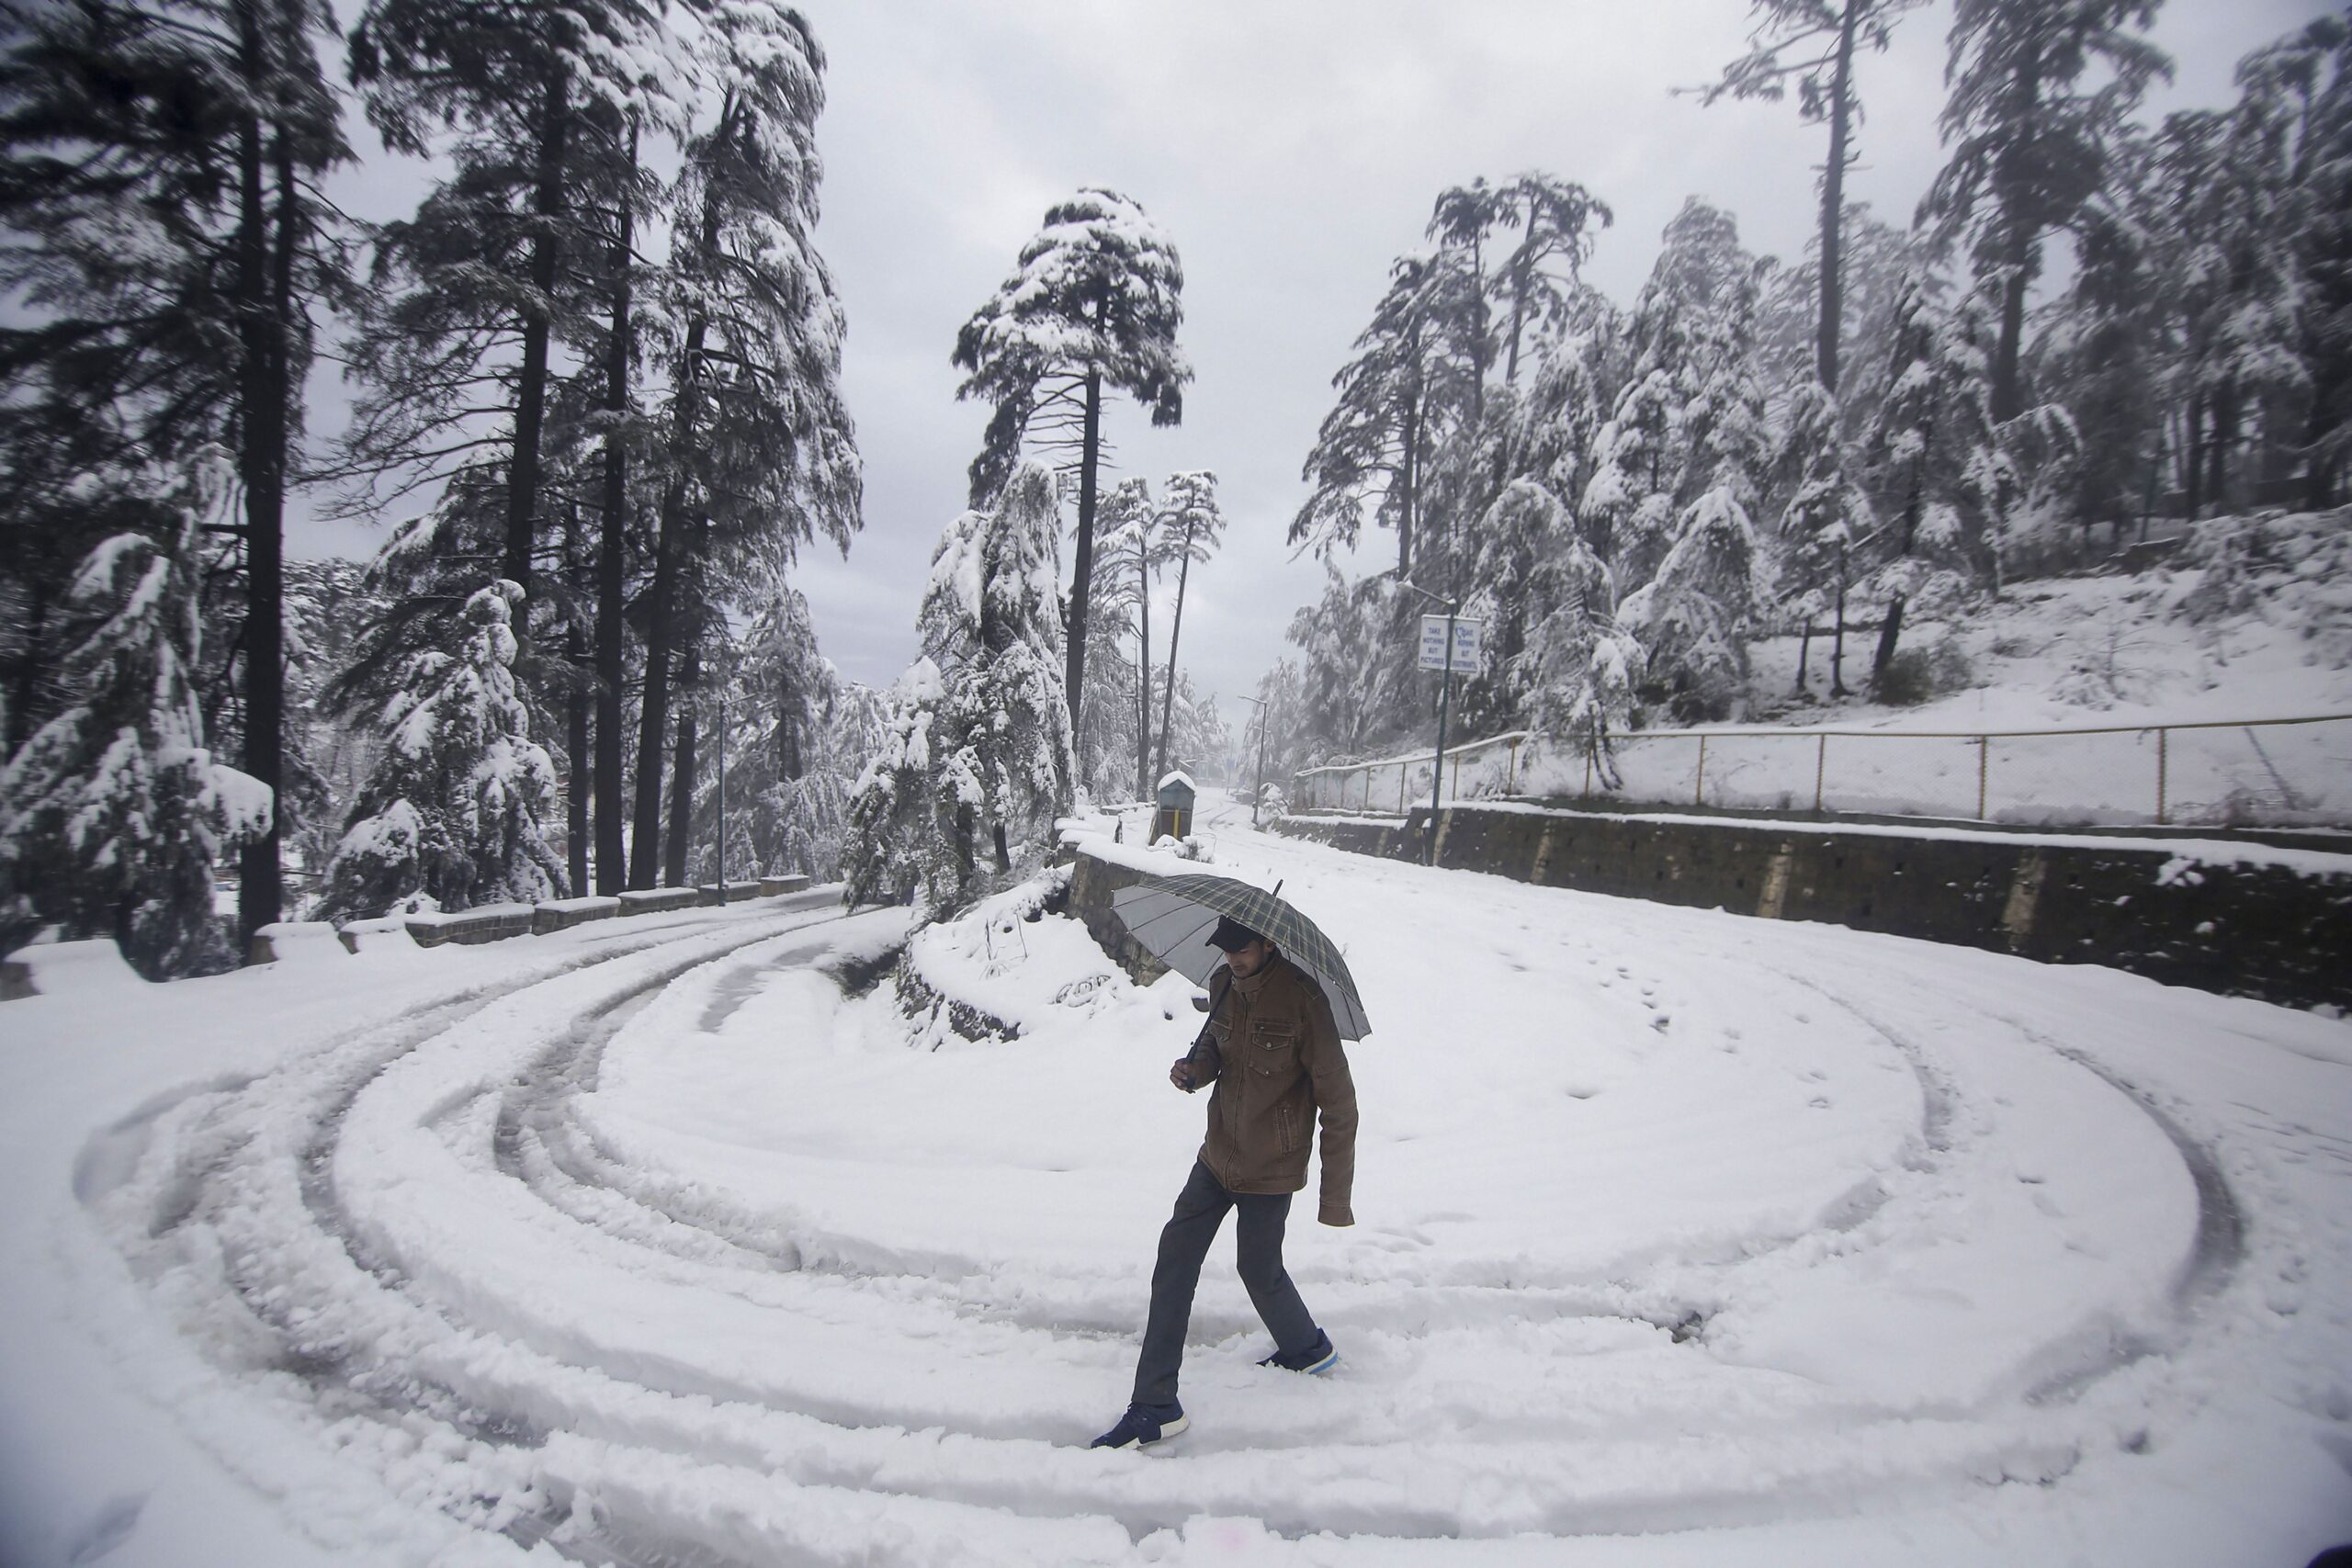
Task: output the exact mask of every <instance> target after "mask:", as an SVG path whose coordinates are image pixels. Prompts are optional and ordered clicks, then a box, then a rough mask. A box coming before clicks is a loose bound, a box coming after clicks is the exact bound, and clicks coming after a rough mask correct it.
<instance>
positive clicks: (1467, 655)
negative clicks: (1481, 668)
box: [1421, 615, 1486, 673]
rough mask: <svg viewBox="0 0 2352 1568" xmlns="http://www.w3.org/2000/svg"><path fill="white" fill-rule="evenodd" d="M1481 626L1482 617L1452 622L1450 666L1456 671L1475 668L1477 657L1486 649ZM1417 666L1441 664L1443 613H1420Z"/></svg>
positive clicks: (1431, 667)
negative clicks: (1419, 662)
mask: <svg viewBox="0 0 2352 1568" xmlns="http://www.w3.org/2000/svg"><path fill="white" fill-rule="evenodd" d="M1485 630H1486V623H1485V622H1483V621H1460V620H1457V621H1455V622H1454V623H1453V668H1454V670H1455V671H1456V672H1457V673H1462V672H1466V671H1473V670H1476V669H1477V668H1478V661H1479V660H1480V659H1482V658H1483V657H1484V656H1485V653H1486V648H1485V642H1484V637H1483V635H1482V634H1483V633H1484V632H1485ZM1421 668H1422V669H1424V670H1442V669H1444V668H1445V617H1444V616H1443V615H1423V616H1422V617H1421Z"/></svg>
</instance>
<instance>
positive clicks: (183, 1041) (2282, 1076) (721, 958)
mask: <svg viewBox="0 0 2352 1568" xmlns="http://www.w3.org/2000/svg"><path fill="white" fill-rule="evenodd" d="M1210 815H1211V816H1212V817H1213V818H1214V816H1215V814H1214V813H1211V814H1210ZM1208 832H1209V834H1210V836H1211V837H1212V838H1213V839H1214V840H1215V853H1216V860H1217V863H1218V869H1221V870H1228V871H1232V872H1234V873H1235V874H1241V875H1244V876H1249V877H1251V878H1253V879H1256V878H1263V879H1265V880H1267V881H1268V882H1269V883H1271V881H1272V879H1274V878H1277V877H1279V878H1283V879H1285V883H1286V885H1285V887H1284V894H1285V896H1286V897H1294V898H1295V899H1296V900H1297V901H1298V902H1299V903H1300V904H1301V905H1302V906H1303V907H1305V908H1308V909H1309V910H1310V911H1311V912H1312V913H1314V914H1315V915H1316V917H1317V919H1319V920H1320V921H1321V922H1322V924H1323V926H1324V928H1325V929H1326V930H1327V931H1329V932H1330V934H1331V935H1332V936H1333V937H1334V938H1335V939H1336V940H1338V941H1339V942H1341V943H1342V944H1343V945H1344V946H1345V947H1346V949H1347V951H1348V953H1349V956H1350V962H1351V965H1352V966H1353V967H1354V969H1355V972H1356V974H1357V976H1358V978H1359V981H1360V982H1361V986H1362V989H1363V994H1364V997H1365V1000H1366V1003H1367V1006H1368V1008H1369V1010H1370V1011H1371V1013H1372V1015H1373V1018H1374V1023H1375V1026H1376V1032H1375V1033H1374V1035H1373V1036H1372V1038H1370V1039H1369V1040H1367V1041H1365V1042H1363V1043H1361V1044H1359V1045H1357V1046H1355V1047H1353V1048H1352V1050H1351V1058H1352V1060H1353V1062H1354V1066H1355V1073H1356V1077H1357V1081H1358V1085H1359V1089H1360V1094H1361V1098H1362V1100H1363V1106H1364V1132H1363V1142H1362V1145H1361V1149H1360V1155H1359V1164H1360V1178H1359V1184H1358V1189H1357V1193H1356V1201H1355V1208H1356V1213H1357V1214H1358V1217H1359V1220H1360V1222H1361V1223H1360V1224H1359V1225H1358V1226H1357V1227H1355V1228H1354V1229H1351V1230H1347V1231H1334V1230H1329V1229H1322V1228H1319V1227H1317V1226H1315V1225H1313V1224H1312V1223H1311V1216H1312V1206H1311V1205H1302V1206H1301V1207H1300V1208H1299V1210H1298V1211H1297V1213H1296V1214H1295V1223H1294V1224H1293V1227H1292V1232H1291V1244H1290V1256H1291V1262H1292V1268H1293V1272H1294V1274H1295V1276H1296V1277H1297V1278H1298V1280H1299V1282H1300V1285H1301V1289H1302V1290H1303V1292H1305V1294H1306V1298H1307V1301H1308V1303H1309V1305H1310V1306H1311V1307H1313V1308H1314V1309H1315V1310H1316V1311H1317V1314H1318V1316H1319V1317H1320V1318H1321V1320H1322V1321H1323V1322H1324V1324H1325V1325H1327V1326H1328V1327H1329V1330H1330V1332H1331V1334H1332V1337H1333V1338H1334V1340H1335V1341H1336V1342H1337V1343H1338V1344H1339V1346H1340V1350H1341V1353H1342V1356H1343V1358H1344V1359H1343V1361H1342V1364H1341V1367H1340V1371H1339V1372H1338V1373H1337V1374H1336V1375H1334V1376H1333V1377H1331V1378H1329V1379H1327V1380H1312V1381H1309V1380H1298V1379H1294V1378H1290V1377H1288V1376H1286V1375H1282V1374H1275V1373H1272V1372H1269V1371H1263V1370H1261V1369H1260V1368H1258V1367H1257V1366H1255V1365H1254V1361H1255V1359H1256V1357H1257V1356H1258V1355H1259V1354H1262V1353H1263V1349H1264V1346H1263V1344H1262V1343H1261V1341H1262V1330H1260V1329H1259V1328H1258V1327H1257V1325H1256V1324H1255V1320H1254V1318H1253V1317H1252V1315H1251V1314H1250V1308H1249V1305H1248V1303H1247V1299H1246V1297H1245V1296H1244V1295H1243V1293H1242V1292H1241V1290H1240V1288H1239V1286H1238V1282H1236V1281H1235V1280H1233V1279H1232V1277H1231V1274H1230V1269H1229V1266H1228V1265H1227V1261H1226V1258H1227V1254H1226V1253H1225V1251H1224V1249H1223V1248H1220V1249H1219V1251H1218V1252H1217V1254H1216V1255H1215V1256H1214V1257H1213V1258H1212V1262H1211V1266H1210V1269H1209V1271H1208V1274H1207V1276H1206V1278H1205V1279H1204V1285H1203V1290H1202V1293H1201V1299H1200V1305H1199V1308H1198V1310H1197V1311H1196V1314H1195V1316H1194V1320H1193V1337H1192V1338H1193V1343H1192V1348H1191V1351H1190V1354H1189V1360H1188V1365H1187V1369H1186V1374H1185V1400H1186V1404H1187V1406H1188V1408H1189V1409H1190V1411H1191V1413H1192V1415H1193V1420H1194V1423H1195V1429H1194V1431H1193V1433H1192V1434H1190V1435H1188V1436H1187V1437H1186V1438H1182V1439H1181V1440H1180V1441H1179V1442H1178V1443H1174V1444H1171V1445H1170V1450H1171V1451H1168V1452H1164V1453H1154V1454H1150V1455H1132V1454H1129V1455H1105V1454H1102V1453H1096V1452H1091V1451H1089V1450H1085V1449H1084V1448H1083V1446H1082V1445H1083V1443H1084V1441H1085V1439H1086V1438H1087V1437H1088V1436H1090V1435H1091V1433H1092V1432H1093V1431H1095V1430H1098V1429H1100V1428H1101V1427H1102V1426H1103V1425H1106V1424H1107V1423H1108V1421H1109V1420H1110V1418H1111V1417H1112V1416H1114V1415H1115V1414H1116V1413H1117V1409H1118V1407H1119V1405H1120V1404H1121V1403H1122V1402H1123V1401H1124V1398H1125V1386H1126V1382H1127V1377H1128V1373H1129V1371H1130V1369H1131V1367H1132V1358H1133V1352H1134V1336H1135V1334H1136V1330H1137V1328H1138V1326H1139V1324H1140V1321H1141V1317H1142V1308H1143V1301H1144V1296H1145V1292H1146V1288H1147V1285H1148V1271H1149V1267H1150V1259H1151V1248H1152V1244H1153V1240H1154V1237H1155V1235H1156V1233H1157V1229H1158V1226H1159V1223H1160V1221H1161V1220H1162V1219H1163V1218H1164V1217H1165V1214H1166V1212H1167V1206H1168V1204H1169V1202H1170V1201H1171V1200H1172V1198H1173V1196H1174V1193H1175V1190H1176V1188H1177V1187H1178V1185H1179V1184H1180V1183H1181V1181H1182V1177H1183V1173H1184V1168H1185V1165H1186V1163H1187V1162H1188V1161H1189V1159H1190V1157H1191V1153H1192V1149H1193V1145H1194V1143H1195V1142H1196V1141H1197V1138H1198V1128H1199V1117H1200V1111H1201V1106H1200V1102H1199V1101H1198V1100H1192V1099H1187V1098H1185V1097H1183V1096H1181V1095H1178V1094H1176V1093H1175V1092H1174V1091H1172V1090H1170V1089H1169V1088H1168V1086H1167V1084H1166V1081H1165V1077H1164V1071H1165V1066H1166V1062H1167V1060H1168V1059H1169V1058H1170V1056H1172V1055H1175V1054H1176V1053H1177V1051H1178V1050H1180V1049H1181V1047H1182V1043H1183V1041H1184V1040H1185V1039H1186V1038H1187V1037H1188V1035H1189V1033H1190V1032H1191V1030H1192V1028H1193V1026H1194V1023H1195V1022H1196V1020H1195V1018H1194V1015H1193V1012H1192V1011H1191V1009H1190V1008H1189V1007H1188V1006H1187V1005H1186V1001H1187V998H1188V996H1189V990H1188V988H1187V987H1185V985H1184V983H1183V982H1182V980H1181V979H1178V978H1174V977H1171V978H1170V979H1167V980H1163V981H1162V982H1160V983H1159V985H1158V986H1155V987H1148V988H1138V987H1133V986H1131V985H1130V984H1128V983H1127V982H1126V981H1125V979H1124V977H1122V976H1117V975H1116V973H1115V972H1114V970H1112V968H1111V966H1110V965H1109V964H1108V963H1107V962H1106V961H1105V960H1104V959H1103V957H1102V955H1101V953H1100V952H1099V950H1096V949H1094V948H1093V947H1092V945H1091V942H1088V941H1087V940H1086V939H1085V937H1084V935H1083V933H1082V931H1080V930H1079V928H1078V927H1077V926H1076V924H1075V922H1072V921H1069V920H1067V919H1057V918H1052V917H1047V918H1045V919H1037V920H1024V919H1021V918H1019V912H1018V910H1017V908H1014V907H1013V906H1012V905H1011V904H1007V905H1005V906H1003V907H1001V908H992V909H991V910H989V912H988V915H987V917H986V918H981V919H972V920H967V921H966V922H962V923H960V924H958V925H956V926H954V927H949V928H944V929H942V930H940V931H934V932H932V933H929V934H927V935H926V936H925V938H923V939H922V945H921V946H920V947H919V950H918V957H919V959H920V960H921V961H922V963H923V964H924V965H925V968H926V972H927V973H929V974H931V975H932V976H933V977H934V978H937V979H944V980H947V981H949V982H951V983H952V984H953V985H954V986H955V987H956V991H957V994H960V995H964V996H965V997H966V998H967V999H972V1000H977V1001H980V1002H981V1003H982V1004H983V1005H985V1006H986V1007H987V1008H988V1010H990V1011H992V1012H994V1013H996V1014H997V1015H998V1016H1001V1017H1005V1018H1008V1019H1012V1020H1013V1021H1017V1022H1019V1023H1021V1024H1022V1025H1023V1035H1022V1037H1021V1038H1020V1039H1019V1040H1017V1041H1012V1042H1008V1043H987V1044H971V1043H964V1042H962V1041H960V1040H956V1039H953V1038H948V1039H947V1040H945V1042H944V1043H943V1044H941V1046H940V1048H939V1049H936V1050H929V1049H922V1048H921V1047H920V1046H910V1042H909V1027H910V1026H909V1025H908V1023H907V1021H906V1020H905V1019H904V1018H902V1017H901V1015H900V1014H899V1010H898V1009H897V1008H896V1006H895V1005H893V1004H892V1002H891V1000H890V988H889V987H888V986H887V985H886V986H885V987H883V988H882V990H881V991H879V992H876V993H874V994H872V995H862V994H846V993H845V992H844V990H843V987H842V985H841V984H839V983H838V977H839V976H842V975H843V974H845V973H846V974H849V975H853V976H854V974H855V973H856V972H857V969H858V967H859V964H858V961H860V960H863V959H866V958H870V957H871V956H873V955H875V954H876V953H880V952H882V951H884V950H885V949H887V948H888V947H889V946H890V945H892V944H893V943H894V942H896V941H898V940H899V937H900V936H901V935H902V931H903V917H902V916H901V915H899V914H898V913H895V912H889V911H870V912H865V913H860V914H856V915H852V916H847V917H844V916H843V915H842V912H841V911H840V910H839V909H838V908H837V907H833V906H830V905H828V904H827V903H826V902H825V898H824V896H822V895H818V896H812V897H806V898H800V899H793V900H786V901H782V902H776V901H768V902H764V903H763V904H760V905H755V906H749V907H739V908H730V909H725V910H707V911H695V912H693V913H691V914H684V915H680V916H675V917H668V918H663V919H658V920H655V919H648V920H639V921H628V922H613V923H611V924H610V925H607V926H604V927H589V928H583V929H582V930H581V931H572V932H567V933H562V934H560V935H558V936H552V937H544V938H533V939H528V940H524V941H518V942H508V943H504V944H500V945H498V946H494V947H490V948H482V949H473V950H465V951H457V952H452V951H448V950H441V951H436V952H432V953H383V954H379V955H363V956H362V957H359V958H357V959H346V958H345V957H343V956H342V955H340V954H339V953H336V954H318V955H314V956H312V957H311V958H310V959H309V960H307V961H304V962H295V961H289V962H288V963H285V964H279V965H277V966H275V967H273V968H271V969H268V970H262V971H247V972H244V973H242V974H239V975H235V976H225V977H223V978H221V979H220V980H214V981H204V982H191V983H182V984H180V985H176V986H172V987H139V986H135V985H121V984H107V983H102V982H95V981H94V982H92V983H90V984H89V985H87V986H86V987H84V988H83V989H82V990H81V991H80V992H79V994H73V993H71V992H69V994H65V995H59V996H53V997H42V998H34V999H32V1000H29V1001H25V1002H16V1003H10V1004H8V1005H7V1008H6V1011H5V1012H0V1169H5V1171H6V1175H7V1176H8V1177H9V1179H10V1190H11V1193H12V1201H11V1203H10V1204H9V1206H8V1207H7V1208H6V1211H5V1212H0V1262H5V1264H6V1279H5V1280H0V1326H5V1328H6V1335H5V1337H0V1562H7V1563H9V1564H11V1565H13V1564H15V1563H17V1562H28V1563H30V1562H60V1563H62V1562H90V1561H95V1560H96V1559H97V1558H98V1557H99V1556H101V1555H103V1556H104V1557H105V1560H106V1561H107V1562H110V1563H126V1564H127V1563H134V1562H135V1563H157V1564H163V1563H173V1564H190V1563H212V1562H219V1563H232V1562H234V1563H263V1564H277V1563H297V1562H326V1561H329V1560H333V1561H336V1562H353V1561H380V1562H424V1561H443V1562H502V1561H515V1560H517V1559H518V1558H519V1557H520V1556H521V1555H522V1554H523V1553H525V1552H537V1553H538V1554H541V1555H543V1556H546V1557H547V1558H548V1560H549V1561H554V1560H557V1558H558V1557H559V1556H560V1558H563V1559H570V1560H572V1561H582V1562H627V1563H645V1564H653V1563H670V1562H689V1563H709V1564H728V1563H770V1562H878V1563H932V1562H937V1563H951V1562H1005V1563H1076V1562H1193V1561H1198V1562H1254V1561H1265V1562H1457V1561H1467V1562H1482V1563H1485V1562H1510V1563H1529V1564H1533V1563H1556V1562H1607V1563H1618V1562H1625V1563H1634V1562H1640V1563H1676V1564H1679V1563H1695V1562H1735V1561H1736V1562H1743V1563H1771V1562H1787V1563H1799V1562H1803V1563H1830V1562H1855V1563H1860V1562H1871V1563H1874V1564H1875V1563H1883V1562H1890V1561H1894V1562H1951V1563H1962V1562H2007V1563H2042V1562H2048V1563H2058V1562H2124V1561H2135V1562H2178V1563H2182V1564H2188V1563H2216V1562H2232V1563H2239V1562H2244V1563H2261V1562H2276V1563H2281V1564H2300V1563H2301V1562H2303V1561H2304V1560H2305V1559H2307V1558H2308V1557H2309V1556H2310V1555H2311V1554H2312V1551H2315V1550H2317V1549H2318V1548H2319V1547H2320V1546H2322V1545H2324V1544H2327V1543H2328V1542H2329V1541H2330V1540H2342V1539H2346V1538H2352V1233H2347V1218H2352V1201H2347V1199H2352V1065H2348V1064H2352V1028H2347V1026H2346V1024H2344V1023H2342V1022H2339V1021H2328V1020H2323V1019H2317V1018H2313V1017H2311V1016H2308V1015H2302V1014H2296V1013H2290V1012H2285V1011H2282V1010H2277V1009H2271V1008H2267V1007H2263V1006H2260V1005H2258V1004H2255V1003H2250V1002H2245V1001H2237V1000H2226V999H2222V998H2212V997H2208V996H2204V995H2201V994H2199V993H2195V992H2188V991H2182V990H2176V989H2168V988H2165V987H2158V986H2155V985H2154V984H2152V983H2149V982H2146V981H2143V980H2138V979H2135V978H2132V977H2130V976H2122V975H2119V974H2114V973H2111V972H2107V971H2101V970H2094V969H2072V970H2064V969H2049V968H2042V967H2038V966H2034V965H2030V964H2023V963H2020V962H2018V961H2013V960H2007V959H2003V958H2000V957H1997V956H1995V955H1991V954H1986V953H1975V952H1972V951H1965V950H1959V949H1950V948H1939V947H1934V946H1930V945H1928V944H1923V943H1917V942H1904V941H1900V940H1897V939H1893V938H1883V937H1873V936H1867V935H1861V934H1857V933H1852V932H1848V931H1839V930H1836V929H1833V928H1826V927H1817V926H1803V925H1788V924H1778V923H1772V922H1763V921H1755V920H1747V919H1737V918H1733V917H1727V916H1724V915H1720V914H1714V913H1709V912H1703V911H1691V910H1682V909H1675V908H1664V907H1658V906H1650V905H1644V904H1638V903H1628V902H1623V901H1617V900H1610V899H1603V898H1598V897H1586V896H1579V895H1576V894H1571V893H1565V892H1561V891H1558V890H1549V889H1539V888H1532V887H1526V886H1520V885H1517V884H1513V883H1510V882H1505V881H1501V880H1498V879H1493V878H1487V877H1482V876H1475V875H1470V874H1462V873H1450V872H1430V871H1426V870H1423V869H1421V868H1418V867H1412V866H1405V865H1398V864H1393V863H1382V862H1374V861H1367V860H1363V859H1358V858H1354V857H1350V856H1346V855H1342V854H1340V853H1337V852H1330V851H1327V850H1323V849H1321V848H1318V847H1316V846H1312V845H1305V844H1298V843H1293V842H1289V841H1285V840H1277V839H1272V838H1269V837H1261V836H1260V835H1256V834H1253V833H1250V832H1249V831H1248V830H1247V829H1246V828H1244V827H1243V826H1241V825H1240V822H1239V820H1238V818H1235V817H1234V816H1233V815H1232V814H1230V813H1229V812H1228V813H1227V815H1226V817H1225V818H1224V819H1223V820H1212V821H1211V823H1210V826H1209V829H1208ZM624 927H626V928H628V929H622V928H624ZM938 1038H939V1037H938V1035H937V1033H936V1032H933V1035H932V1036H931V1038H930V1040H926V1041H925V1042H924V1043H931V1041H932V1040H936V1039H938Z"/></svg>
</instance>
